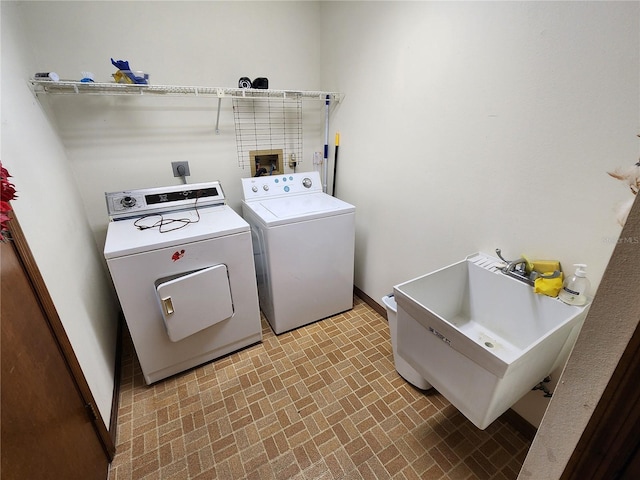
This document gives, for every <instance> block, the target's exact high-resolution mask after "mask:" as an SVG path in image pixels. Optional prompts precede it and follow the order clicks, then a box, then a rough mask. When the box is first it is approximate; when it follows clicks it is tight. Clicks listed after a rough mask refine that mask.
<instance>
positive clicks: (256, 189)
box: [251, 185, 258, 193]
mask: <svg viewBox="0 0 640 480" xmlns="http://www.w3.org/2000/svg"><path fill="white" fill-rule="evenodd" d="M251 191H253V192H254V193H255V192H257V191H258V187H257V186H255V185H254V186H253V187H251Z"/></svg>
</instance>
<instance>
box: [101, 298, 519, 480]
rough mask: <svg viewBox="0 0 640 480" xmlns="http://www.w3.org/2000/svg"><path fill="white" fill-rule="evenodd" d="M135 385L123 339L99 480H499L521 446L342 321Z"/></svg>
mask: <svg viewBox="0 0 640 480" xmlns="http://www.w3.org/2000/svg"><path fill="white" fill-rule="evenodd" d="M262 331H263V341H262V343H260V344H257V345H254V346H252V347H249V348H246V349H244V350H241V351H239V352H236V353H233V354H231V355H229V356H227V357H224V358H221V359H218V360H215V361H213V362H211V363H209V364H206V365H203V366H200V367H198V368H195V369H192V370H190V371H188V372H185V373H182V374H179V375H176V376H174V377H171V378H169V379H167V380H164V381H161V382H158V383H157V384H154V385H152V386H146V385H145V383H144V380H143V378H142V374H141V371H140V366H139V364H138V360H137V358H136V355H135V351H134V350H133V347H132V344H131V340H130V338H129V337H128V333H127V334H126V335H125V340H124V342H123V343H124V348H123V350H124V352H123V359H122V379H121V390H120V406H119V412H118V431H117V438H116V442H117V453H116V456H115V459H114V461H113V462H112V464H111V469H110V473H109V480H125V479H127V480H131V479H134V480H137V479H143V478H144V479H180V480H183V479H207V480H213V479H222V480H232V479H256V480H258V479H259V480H266V479H277V480H283V479H326V480H333V479H376V480H377V479H385V478H394V479H422V480H428V479H451V480H453V479H467V480H471V479H503V480H513V479H515V478H516V477H517V475H518V472H519V470H520V466H521V465H522V462H523V461H524V457H525V456H526V452H527V450H528V448H529V445H530V442H529V441H528V440H527V439H525V438H524V437H523V436H522V435H521V434H520V433H518V432H517V431H516V430H514V429H513V427H512V426H511V425H509V424H508V423H505V422H503V421H502V420H501V419H498V420H496V421H495V422H494V423H493V424H492V425H490V426H489V427H488V428H487V429H486V430H484V431H482V430H478V429H477V428H476V427H474V426H473V425H472V424H471V423H470V422H469V421H468V420H467V419H466V418H465V417H464V416H463V415H461V414H460V413H459V412H458V411H457V410H456V409H455V408H454V407H453V406H451V405H450V404H449V402H448V401H447V400H446V399H445V398H444V397H442V396H441V395H440V394H438V393H437V392H435V391H431V392H427V393H425V392H422V391H420V390H417V389H415V388H413V387H412V386H410V385H409V384H407V383H406V382H405V381H404V380H403V379H402V378H401V377H400V376H398V374H397V373H396V371H395V369H394V366H393V355H392V351H391V343H390V337H389V329H388V324H387V322H386V320H385V319H384V318H383V317H381V316H380V315H379V314H378V313H376V312H375V311H374V310H373V309H371V308H370V307H369V306H368V305H367V304H365V303H364V302H362V301H361V300H360V299H358V298H357V297H356V298H355V304H354V308H353V310H351V311H349V312H346V313H343V314H341V315H336V316H334V317H332V318H329V319H325V320H323V321H320V322H316V323H314V324H312V325H308V326H306V327H303V328H299V329H297V330H294V331H292V332H288V333H285V334H282V335H278V336H276V335H275V334H274V333H273V331H272V330H271V328H270V327H269V324H268V323H267V322H266V321H265V320H264V319H263V320H262Z"/></svg>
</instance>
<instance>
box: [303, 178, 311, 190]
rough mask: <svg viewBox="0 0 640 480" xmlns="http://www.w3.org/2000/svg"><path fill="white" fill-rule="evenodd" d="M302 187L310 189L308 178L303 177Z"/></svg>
mask: <svg viewBox="0 0 640 480" xmlns="http://www.w3.org/2000/svg"><path fill="white" fill-rule="evenodd" d="M302 186H303V187H304V188H311V179H310V178H309V177H304V179H303V180H302Z"/></svg>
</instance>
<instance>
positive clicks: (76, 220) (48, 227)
mask: <svg viewBox="0 0 640 480" xmlns="http://www.w3.org/2000/svg"><path fill="white" fill-rule="evenodd" d="M23 6H24V5H22V4H14V3H9V2H2V10H1V14H2V81H1V88H2V132H1V133H2V157H1V159H2V163H3V165H4V166H5V167H6V168H7V169H8V170H9V172H10V173H11V175H13V179H12V181H13V182H14V184H15V186H16V189H17V190H18V198H17V199H16V200H14V201H13V202H12V205H13V207H14V210H15V212H16V214H17V217H18V219H19V221H20V225H21V226H22V229H23V230H24V233H25V236H26V238H27V241H28V243H29V247H30V249H31V251H32V253H33V256H34V257H35V260H36V262H37V264H38V267H39V269H40V272H41V273H42V277H43V279H44V281H45V283H46V285H47V288H48V290H49V292H50V294H51V298H52V300H53V302H54V304H55V307H56V310H57V312H58V315H59V316H60V319H61V321H62V324H63V326H64V329H65V331H66V333H67V336H68V337H69V340H70V342H71V344H72V345H73V349H74V351H75V353H76V356H77V358H78V361H79V363H80V366H81V367H82V371H83V372H84V375H85V377H86V378H87V381H88V383H89V387H90V388H91V391H92V393H93V396H94V398H95V400H96V402H97V407H98V410H99V411H100V414H101V415H102V418H103V420H104V422H105V423H106V424H107V425H109V421H110V416H111V399H112V395H113V385H114V367H115V344H116V338H115V337H116V326H117V310H116V308H115V305H116V303H115V301H114V298H113V297H112V296H111V292H110V287H109V283H108V280H107V277H106V275H105V274H104V270H103V268H102V263H101V255H100V252H99V251H98V249H96V247H95V244H94V242H93V241H92V232H91V230H90V228H89V225H88V222H87V217H86V214H85V211H84V209H83V208H82V197H81V196H80V193H79V191H78V188H77V186H76V178H75V176H74V172H73V171H72V169H71V168H70V165H69V162H68V159H67V156H66V153H65V149H64V146H63V144H62V143H61V142H60V139H59V137H58V135H57V134H56V132H55V131H54V130H53V129H52V128H51V125H50V124H49V122H48V121H47V119H46V117H45V115H44V114H43V112H42V109H41V107H40V105H39V104H38V102H37V101H36V100H35V98H34V97H33V95H32V93H31V91H30V90H29V88H28V86H27V83H26V80H27V79H28V78H29V77H30V76H31V75H33V73H34V68H35V67H34V65H35V64H34V63H33V57H32V51H31V49H30V45H29V42H28V40H27V37H28V33H27V32H26V31H25V28H24V23H23V22H22V17H21V13H22V11H21V10H22V7H23Z"/></svg>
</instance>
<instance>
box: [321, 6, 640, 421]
mask: <svg viewBox="0 0 640 480" xmlns="http://www.w3.org/2000/svg"><path fill="white" fill-rule="evenodd" d="M638 5H639V4H638V2H620V3H615V2H332V3H330V4H323V5H322V13H323V15H322V17H321V18H322V31H323V32H325V33H326V35H325V36H324V37H323V39H324V40H323V59H322V64H323V68H322V73H323V77H322V78H323V83H322V84H323V88H325V89H329V90H338V91H342V92H345V93H346V97H345V99H344V101H343V102H342V103H341V104H340V106H339V108H338V111H337V115H336V120H335V122H334V123H333V125H332V128H334V129H336V130H339V131H340V132H341V142H340V157H339V165H338V174H337V177H338V178H337V191H338V194H339V196H340V197H341V198H343V199H345V200H347V201H349V202H351V203H354V204H355V205H356V206H357V215H356V228H357V230H356V231H357V244H356V277H355V283H356V285H357V286H358V287H359V288H361V289H362V290H363V291H364V292H365V293H366V294H367V295H369V296H371V297H372V298H374V299H375V300H378V299H380V297H382V296H383V295H384V294H386V293H388V292H390V291H391V288H392V286H393V285H394V284H397V283H400V282H402V281H404V280H409V279H411V278H413V277H415V276H418V275H421V274H423V273H427V272H429V271H430V270H433V269H435V268H437V267H440V266H444V265H447V264H449V263H451V262H453V261H456V260H459V259H461V258H463V257H465V256H466V255H467V254H469V253H472V252H475V251H478V250H480V251H484V252H487V253H493V252H494V250H495V248H496V247H500V248H502V251H503V253H504V255H506V256H508V257H511V258H515V257H517V256H519V255H520V254H526V255H528V256H530V257H531V258H540V259H543V258H544V259H559V260H560V261H561V262H562V265H563V267H564V269H565V270H566V271H572V268H573V267H572V264H573V263H578V262H580V263H587V264H588V265H589V276H590V278H591V280H592V282H593V285H594V287H597V286H598V284H599V281H600V278H601V276H602V273H603V271H604V269H605V267H606V265H607V262H608V260H609V257H610V255H611V252H612V250H613V247H614V246H615V241H616V239H617V238H618V235H619V233H620V227H619V226H618V225H617V224H616V221H615V219H614V208H615V206H616V204H617V203H618V202H620V201H622V200H626V199H627V198H629V196H630V195H631V194H630V193H629V191H628V189H627V188H625V187H623V186H622V184H621V183H618V182H616V181H614V180H613V179H612V178H610V177H609V176H608V175H607V174H606V172H607V170H611V169H614V168H615V167H617V166H621V165H623V166H630V165H632V164H633V163H635V162H636V161H637V158H638V150H639V148H638V147H639V142H640V141H639V140H638V138H637V137H636V134H637V133H640V120H639V112H640V104H639V101H640V96H639V85H640V82H639V72H640V62H639V55H640V49H639V48H638V32H639V31H640V28H639V7H638ZM558 375H559V372H555V373H554V377H555V378H556V379H557V377H558ZM546 405H547V400H546V399H542V394H541V393H540V392H533V393H531V394H529V395H528V396H527V397H525V400H523V401H522V402H520V403H519V404H518V405H516V408H515V410H516V411H518V413H520V414H521V415H523V416H524V417H525V418H527V419H528V420H529V421H530V422H531V423H534V424H538V423H539V421H540V419H541V417H542V414H543V412H544V409H545V407H546Z"/></svg>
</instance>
